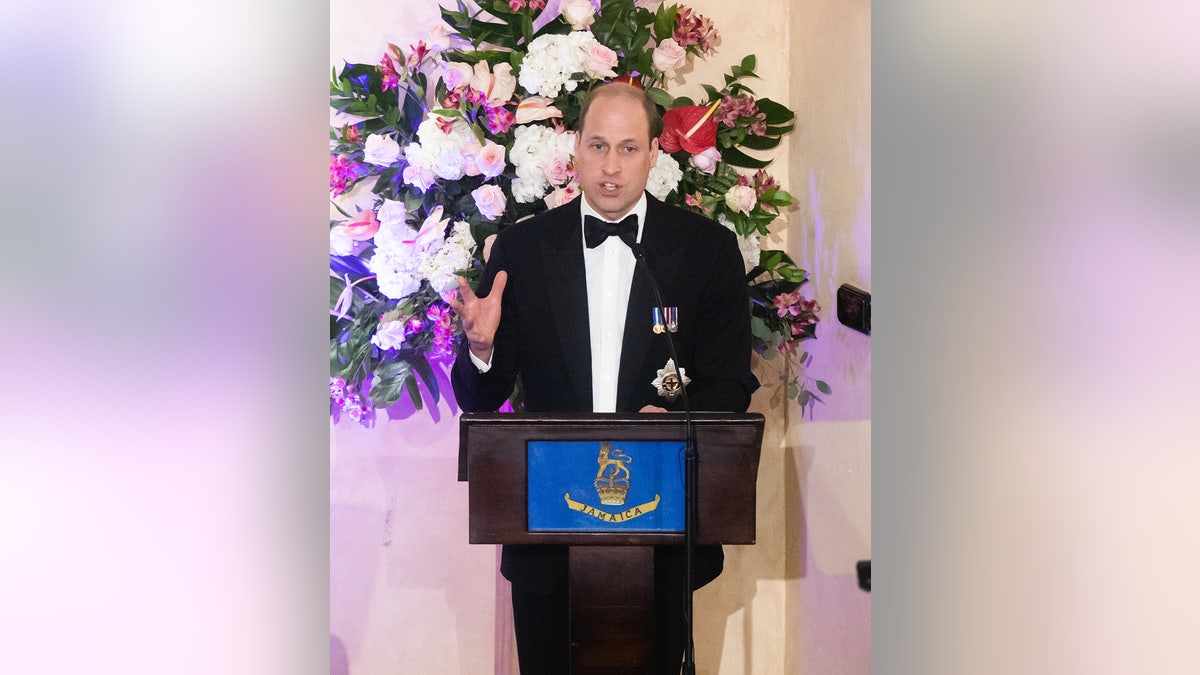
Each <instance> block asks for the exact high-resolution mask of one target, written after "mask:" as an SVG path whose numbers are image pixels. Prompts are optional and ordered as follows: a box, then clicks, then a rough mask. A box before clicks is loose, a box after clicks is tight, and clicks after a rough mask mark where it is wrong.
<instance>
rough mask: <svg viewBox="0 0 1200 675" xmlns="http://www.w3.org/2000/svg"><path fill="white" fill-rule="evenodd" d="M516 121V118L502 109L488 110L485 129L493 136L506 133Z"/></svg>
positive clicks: (509, 111) (505, 109) (510, 112)
mask: <svg viewBox="0 0 1200 675" xmlns="http://www.w3.org/2000/svg"><path fill="white" fill-rule="evenodd" d="M516 121H517V116H516V115H514V114H513V112H512V111H511V110H509V109H508V108H504V107H496V108H488V114H487V127H488V131H490V132H492V133H493V134H503V133H507V132H508V130H509V128H510V127H511V126H512V125H513V123H514V122H516Z"/></svg>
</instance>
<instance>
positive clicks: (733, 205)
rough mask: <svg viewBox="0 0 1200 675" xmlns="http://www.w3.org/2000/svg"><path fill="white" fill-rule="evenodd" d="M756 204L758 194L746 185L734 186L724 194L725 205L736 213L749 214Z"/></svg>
mask: <svg viewBox="0 0 1200 675" xmlns="http://www.w3.org/2000/svg"><path fill="white" fill-rule="evenodd" d="M756 204H758V193H756V192H755V191H754V188H752V187H750V186H748V185H734V186H733V187H731V188H729V192H726V193H725V205H726V206H728V207H729V208H730V209H731V210H733V211H737V212H738V213H745V214H749V213H750V211H751V210H753V209H754V206H755V205H756Z"/></svg>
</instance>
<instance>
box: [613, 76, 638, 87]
mask: <svg viewBox="0 0 1200 675" xmlns="http://www.w3.org/2000/svg"><path fill="white" fill-rule="evenodd" d="M609 82H624V83H625V84H632V85H633V86H635V87H637V88H638V89H645V88H646V87H645V86H643V85H642V78H640V77H634V76H633V75H618V76H616V77H614V78H613V79H611V80H609Z"/></svg>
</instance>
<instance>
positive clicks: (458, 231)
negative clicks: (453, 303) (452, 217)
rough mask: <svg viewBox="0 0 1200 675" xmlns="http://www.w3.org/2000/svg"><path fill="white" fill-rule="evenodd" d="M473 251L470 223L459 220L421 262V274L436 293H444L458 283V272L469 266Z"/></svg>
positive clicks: (473, 242)
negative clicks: (444, 238)
mask: <svg viewBox="0 0 1200 675" xmlns="http://www.w3.org/2000/svg"><path fill="white" fill-rule="evenodd" d="M474 253H475V238H474V237H472V236H471V225H470V223H467V222H466V221H462V220H460V221H458V222H457V223H455V224H454V229H453V230H451V231H450V236H449V237H447V238H446V241H444V242H442V245H441V247H440V248H438V249H437V250H436V251H434V252H433V253H432V254H431V255H429V256H427V257H426V258H425V260H424V261H423V262H422V263H421V276H422V277H423V278H425V279H428V280H429V285H430V286H433V288H434V290H436V291H437V292H438V293H444V292H446V291H448V290H450V289H451V288H454V287H455V286H456V285H457V284H458V273H459V272H460V271H462V270H465V269H467V268H468V267H470V266H471V260H472V257H473V256H474Z"/></svg>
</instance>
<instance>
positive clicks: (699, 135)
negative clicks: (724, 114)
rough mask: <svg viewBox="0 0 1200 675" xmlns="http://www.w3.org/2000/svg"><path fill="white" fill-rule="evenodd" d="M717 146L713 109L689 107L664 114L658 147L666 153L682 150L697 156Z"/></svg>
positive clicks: (674, 109) (682, 107)
mask: <svg viewBox="0 0 1200 675" xmlns="http://www.w3.org/2000/svg"><path fill="white" fill-rule="evenodd" d="M716 144H717V123H716V121H715V120H713V118H712V108H706V107H704V106H702V105H687V106H681V107H679V108H673V109H671V110H668V111H667V112H666V113H664V114H663V132H662V135H661V136H659V137H658V145H659V147H661V148H662V149H663V150H665V151H666V152H678V151H679V149H680V148H682V149H684V150H687V151H688V152H689V153H691V154H693V155H696V154H699V153H701V152H704V151H705V150H707V149H709V148H711V147H713V146H714V145H716Z"/></svg>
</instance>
